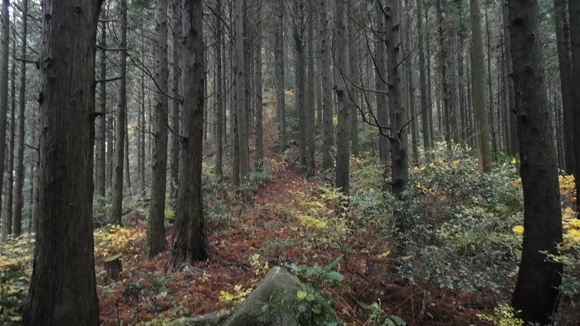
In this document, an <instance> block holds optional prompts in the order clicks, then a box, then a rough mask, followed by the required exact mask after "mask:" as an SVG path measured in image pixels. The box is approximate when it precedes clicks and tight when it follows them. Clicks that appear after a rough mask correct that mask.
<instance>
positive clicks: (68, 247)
mask: <svg viewBox="0 0 580 326" xmlns="http://www.w3.org/2000/svg"><path fill="white" fill-rule="evenodd" d="M101 3H102V1H97V0H95V1H83V2H79V1H75V0H46V1H44V3H43V7H42V16H41V17H42V21H43V33H42V35H43V42H42V44H43V49H42V53H41V56H40V60H39V63H40V71H41V73H42V88H41V89H42V91H41V93H40V97H39V102H40V112H41V130H42V136H41V141H40V161H41V170H40V174H41V175H40V185H39V187H38V188H39V189H40V196H39V197H40V198H39V206H40V209H39V210H38V214H39V216H38V231H37V233H36V249H35V253H34V270H33V273H32V281H31V285H30V294H29V300H28V302H27V304H26V308H25V311H24V315H23V320H22V324H23V325H25V326H37V325H43V326H62V325H84V326H98V325H99V306H98V299H97V292H96V282H95V269H94V247H93V224H92V215H93V212H92V208H93V205H92V200H93V178H92V176H93V144H94V129H93V124H94V115H93V113H94V109H95V84H94V78H95V44H96V30H97V22H98V18H99V11H100V7H101ZM70 49H75V51H71V50H70Z"/></svg>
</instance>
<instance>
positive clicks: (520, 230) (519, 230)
mask: <svg viewBox="0 0 580 326" xmlns="http://www.w3.org/2000/svg"><path fill="white" fill-rule="evenodd" d="M512 231H514V233H515V234H517V235H522V234H524V227H523V226H521V225H516V226H514V227H513V228H512Z"/></svg>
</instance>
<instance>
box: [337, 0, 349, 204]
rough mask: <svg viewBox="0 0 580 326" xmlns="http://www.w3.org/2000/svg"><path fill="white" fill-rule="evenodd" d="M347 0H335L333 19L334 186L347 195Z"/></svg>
mask: <svg viewBox="0 0 580 326" xmlns="http://www.w3.org/2000/svg"><path fill="white" fill-rule="evenodd" d="M347 1H348V0H336V20H335V33H336V34H335V45H334V49H336V50H335V54H334V57H335V64H334V65H335V67H336V68H338V70H339V74H338V75H337V76H336V77H335V78H337V80H336V86H335V92H336V97H337V99H338V126H337V128H338V130H337V134H336V171H335V172H336V176H335V183H336V184H335V186H336V187H337V188H339V189H340V191H341V192H342V193H343V194H345V195H348V194H349V192H350V176H349V173H350V148H349V143H350V135H349V134H350V111H351V109H350V104H349V100H348V93H347V92H348V91H347V85H346V83H345V81H344V77H343V76H342V74H344V75H345V76H346V77H347V78H348V77H350V62H349V49H348V45H347V40H348V28H347V26H348V24H347V19H348V17H347V12H346V11H347V4H348V2H347Z"/></svg>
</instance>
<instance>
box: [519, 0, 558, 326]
mask: <svg viewBox="0 0 580 326" xmlns="http://www.w3.org/2000/svg"><path fill="white" fill-rule="evenodd" d="M508 5H509V27H510V37H511V57H512V60H513V73H512V77H513V80H514V86H515V94H516V111H517V118H518V137H519V141H520V157H521V164H520V175H521V178H522V187H523V190H524V230H525V231H524V242H523V247H522V260H521V263H520V268H519V273H518V281H517V283H516V287H515V290H514V293H513V299H512V305H513V307H514V309H515V310H516V311H521V313H520V316H521V318H522V319H523V320H524V322H525V323H538V324H540V325H548V324H551V323H550V317H551V316H553V315H554V314H555V313H556V309H557V307H558V298H559V290H558V289H559V286H560V284H561V282H562V264H560V263H555V262H553V261H551V260H550V259H548V258H547V257H546V256H547V255H548V254H553V255H557V254H558V249H557V245H558V244H559V243H561V242H562V214H561V211H560V196H559V191H558V169H557V163H556V153H555V150H554V145H553V134H552V124H551V118H550V117H551V115H552V114H551V113H550V112H549V108H548V105H547V101H546V95H545V94H546V93H545V88H544V84H543V76H542V74H543V61H542V45H541V40H540V38H538V37H537V35H539V21H538V17H539V8H538V3H537V1H521V0H508Z"/></svg>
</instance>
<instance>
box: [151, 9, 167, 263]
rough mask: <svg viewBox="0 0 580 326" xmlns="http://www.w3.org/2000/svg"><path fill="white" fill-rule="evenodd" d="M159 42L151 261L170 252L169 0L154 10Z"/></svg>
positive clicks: (157, 48) (156, 49)
mask: <svg viewBox="0 0 580 326" xmlns="http://www.w3.org/2000/svg"><path fill="white" fill-rule="evenodd" d="M155 21H156V23H157V25H156V35H157V39H156V42H155V80H156V83H157V87H158V88H159V89H157V90H156V92H155V119H154V126H153V127H154V134H155V144H154V148H153V170H152V177H153V179H152V182H151V206H150V207H149V220H148V222H147V243H148V245H149V257H154V256H156V255H157V254H159V253H160V252H162V251H164V250H165V249H166V248H167V244H166V243H165V225H164V224H165V195H166V190H167V186H166V184H167V105H168V99H167V96H166V95H165V94H164V92H165V91H166V90H167V86H168V83H167V79H168V64H167V0H159V1H157V7H156V9H155Z"/></svg>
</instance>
